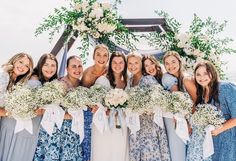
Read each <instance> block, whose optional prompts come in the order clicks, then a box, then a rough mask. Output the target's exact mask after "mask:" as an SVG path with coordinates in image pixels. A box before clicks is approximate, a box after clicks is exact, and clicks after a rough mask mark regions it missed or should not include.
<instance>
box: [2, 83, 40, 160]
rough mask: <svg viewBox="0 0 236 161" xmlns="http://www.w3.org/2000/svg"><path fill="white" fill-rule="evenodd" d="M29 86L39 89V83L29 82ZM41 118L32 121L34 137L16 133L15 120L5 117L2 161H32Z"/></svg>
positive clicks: (27, 133)
mask: <svg viewBox="0 0 236 161" xmlns="http://www.w3.org/2000/svg"><path fill="white" fill-rule="evenodd" d="M28 85H30V86H31V87H33V88H34V87H37V86H38V85H40V82H39V81H29V82H28ZM40 121H41V117H35V118H33V119H32V123H33V135H32V134H30V133H29V132H28V131H26V130H23V131H20V132H18V133H16V134H15V133H14V130H15V125H16V121H15V119H14V118H8V117H3V118H2V120H1V127H0V160H1V161H32V159H33V156H34V152H35V148H36V144H37V140H38V133H39V125H40Z"/></svg>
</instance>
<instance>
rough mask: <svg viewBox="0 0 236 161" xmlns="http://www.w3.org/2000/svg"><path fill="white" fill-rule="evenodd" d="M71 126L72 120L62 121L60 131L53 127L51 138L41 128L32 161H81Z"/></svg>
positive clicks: (79, 150)
mask: <svg viewBox="0 0 236 161" xmlns="http://www.w3.org/2000/svg"><path fill="white" fill-rule="evenodd" d="M62 81H63V80H62ZM69 90H70V88H69V89H68V91H69ZM71 124H72V120H70V119H64V120H63V123H62V127H61V129H58V127H57V126H56V125H55V126H54V131H53V133H52V136H50V135H49V134H48V133H47V132H46V131H45V130H44V129H43V128H42V126H41V127H40V132H39V139H38V143H37V148H36V151H35V155H34V161H51V160H57V161H82V160H83V153H82V144H80V137H79V135H78V134H76V133H74V132H73V131H72V130H71Z"/></svg>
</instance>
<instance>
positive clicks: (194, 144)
mask: <svg viewBox="0 0 236 161" xmlns="http://www.w3.org/2000/svg"><path fill="white" fill-rule="evenodd" d="M205 134H206V132H205V126H204V127H203V126H193V127H192V135H191V136H190V142H189V143H188V146H187V157H186V158H187V159H186V160H187V161H212V158H211V157H208V158H207V159H203V146H202V145H203V142H204V138H205Z"/></svg>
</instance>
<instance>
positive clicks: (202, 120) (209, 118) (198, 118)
mask: <svg viewBox="0 0 236 161" xmlns="http://www.w3.org/2000/svg"><path fill="white" fill-rule="evenodd" d="M196 109H197V110H196V111H195V112H194V113H193V114H192V115H191V124H192V125H194V126H202V127H206V126H207V125H213V126H215V127H218V126H220V125H221V124H222V123H224V122H225V119H224V118H223V115H222V112H221V111H218V110H217V108H216V107H215V106H213V105H211V104H199V105H198V106H197V107H196Z"/></svg>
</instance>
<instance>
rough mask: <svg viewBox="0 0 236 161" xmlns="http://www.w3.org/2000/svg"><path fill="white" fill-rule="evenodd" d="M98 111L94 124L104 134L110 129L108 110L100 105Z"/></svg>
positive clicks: (94, 117) (94, 116)
mask: <svg viewBox="0 0 236 161" xmlns="http://www.w3.org/2000/svg"><path fill="white" fill-rule="evenodd" d="M97 106H98V110H97V111H96V112H95V114H94V115H93V123H94V125H95V126H96V127H97V129H98V131H99V132H100V133H103V132H104V131H105V130H107V129H108V118H107V116H106V109H105V107H104V106H103V105H102V104H100V103H98V104H97Z"/></svg>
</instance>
